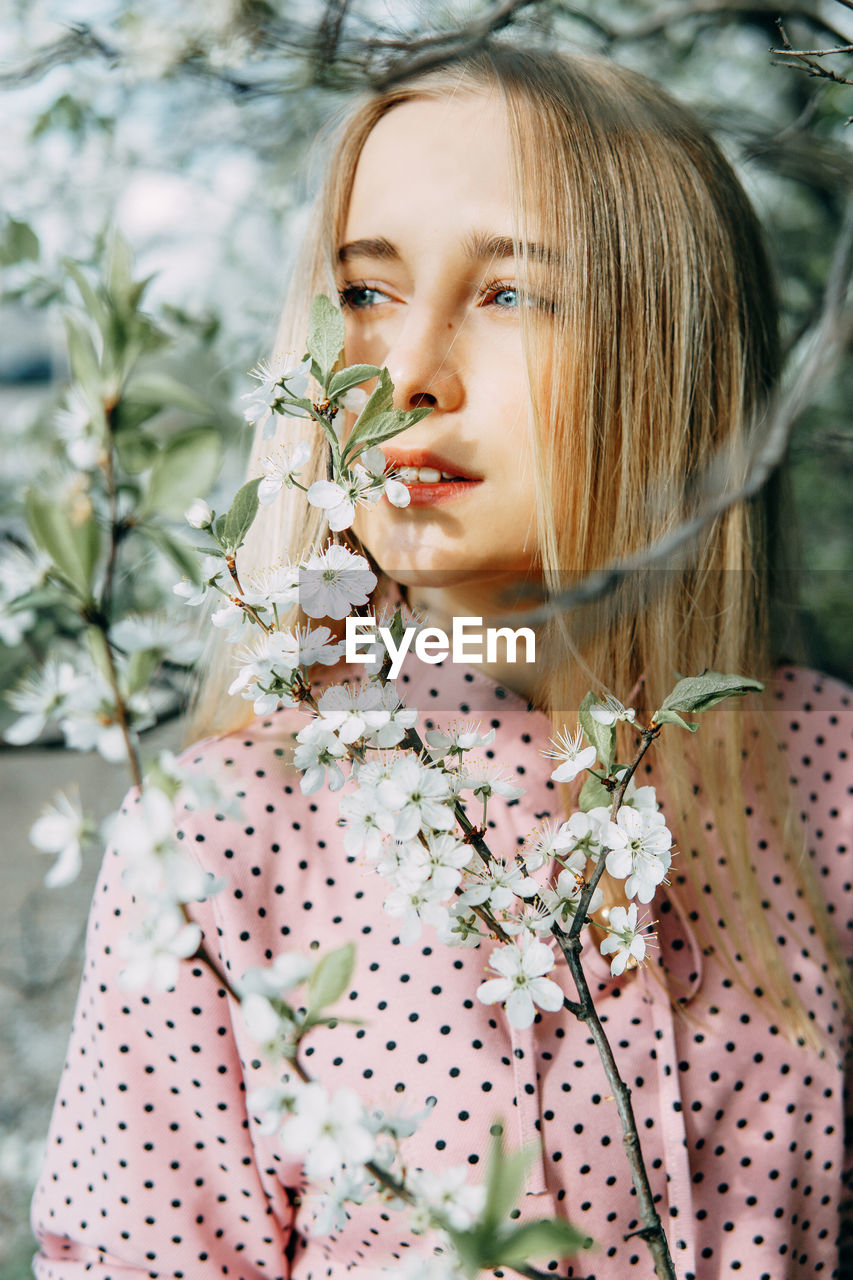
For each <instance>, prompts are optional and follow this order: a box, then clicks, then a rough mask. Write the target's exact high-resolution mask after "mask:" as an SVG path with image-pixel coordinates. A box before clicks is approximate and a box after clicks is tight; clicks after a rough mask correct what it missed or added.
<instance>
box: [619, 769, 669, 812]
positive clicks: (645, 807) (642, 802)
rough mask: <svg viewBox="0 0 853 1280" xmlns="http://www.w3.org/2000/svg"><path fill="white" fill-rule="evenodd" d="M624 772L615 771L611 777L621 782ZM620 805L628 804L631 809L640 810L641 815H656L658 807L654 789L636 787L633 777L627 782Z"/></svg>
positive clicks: (624, 770) (620, 770)
mask: <svg viewBox="0 0 853 1280" xmlns="http://www.w3.org/2000/svg"><path fill="white" fill-rule="evenodd" d="M626 771H627V770H626V769H617V770H616V771H615V772H614V775H613V776H614V777H615V778H616V781H617V782H621V780H622V778H623V777H624V776H625V773H626ZM622 803H623V804H629V805H630V806H631V807H632V808H633V809H640V810H642V812H643V813H657V811H658V809H659V807H660V806H659V805H658V798H657V792H656V791H655V789H654V787H653V786H650V785H646V786H644V787H638V786H637V783H636V781H635V780H634V778H633V777H632V778H630V779H629V780H628V785H627V787H626V788H625V794H624V796H623V797H622Z"/></svg>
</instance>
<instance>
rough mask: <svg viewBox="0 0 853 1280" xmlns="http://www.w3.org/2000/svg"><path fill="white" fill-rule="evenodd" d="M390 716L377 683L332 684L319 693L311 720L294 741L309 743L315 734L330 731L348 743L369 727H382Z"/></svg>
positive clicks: (355, 739) (356, 739)
mask: <svg viewBox="0 0 853 1280" xmlns="http://www.w3.org/2000/svg"><path fill="white" fill-rule="evenodd" d="M390 719H391V713H390V711H389V710H388V709H387V708H386V707H385V706H383V703H382V693H381V690H380V688H379V686H378V685H375V684H366V685H358V686H355V687H353V686H352V685H350V684H336V685H332V686H331V688H329V689H326V690H325V691H324V692H323V693H322V695H321V696H320V700H319V702H318V703H317V712H316V715H315V718H314V720H312V722H311V723H310V724H308V725H306V726H305V728H304V729H300V731H299V733H298V734H297V740H298V741H299V742H311V741H312V740H313V739H314V738H315V737H317V736H318V735H322V734H325V733H334V734H336V735H337V737H338V738H339V739H340V740H341V742H344V743H346V744H347V745H349V744H350V743H352V742H357V741H358V739H359V738H361V737H363V736H364V734H365V733H366V732H367V731H368V730H369V729H380V728H382V726H383V725H386V724H388V722H389V720H390Z"/></svg>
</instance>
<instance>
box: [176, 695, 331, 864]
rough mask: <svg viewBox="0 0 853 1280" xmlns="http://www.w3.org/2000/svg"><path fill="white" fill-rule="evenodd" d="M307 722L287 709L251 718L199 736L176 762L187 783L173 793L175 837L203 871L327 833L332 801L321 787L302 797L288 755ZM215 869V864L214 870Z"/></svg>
mask: <svg viewBox="0 0 853 1280" xmlns="http://www.w3.org/2000/svg"><path fill="white" fill-rule="evenodd" d="M306 723H307V721H306V718H305V716H303V715H301V714H300V713H299V712H298V710H296V709H294V708H292V707H283V708H281V709H280V710H279V711H276V712H273V713H272V714H271V715H267V716H263V717H259V718H256V719H255V720H252V721H250V722H249V723H248V724H247V725H245V726H243V727H241V728H239V729H236V730H232V731H230V732H228V733H225V734H222V735H219V736H216V737H211V738H206V739H203V740H201V741H199V742H196V743H194V744H193V745H192V746H191V747H189V748H187V749H186V750H185V751H184V752H183V754H182V755H181V756H180V757H179V758H178V760H177V768H178V771H179V773H180V775H181V777H182V778H183V779H185V781H186V786H185V788H183V789H182V790H181V791H179V793H178V797H177V800H176V804H175V821H176V825H177V834H178V838H179V839H180V840H182V841H185V842H187V843H189V844H191V845H192V846H194V853H195V855H196V857H197V858H198V859H199V860H200V861H202V862H203V863H204V864H205V866H206V868H207V869H208V870H211V871H213V872H215V873H217V872H222V871H225V870H226V869H227V868H226V867H224V866H222V865H221V864H222V863H223V862H225V863H229V862H232V860H233V859H234V858H235V853H234V851H235V850H239V851H240V856H241V859H242V858H244V857H245V856H246V854H247V852H248V851H250V850H253V849H256V850H257V851H258V854H259V856H258V861H259V862H262V861H264V859H263V858H262V856H261V854H262V851H265V852H266V853H267V855H268V854H269V852H270V851H272V852H274V853H278V852H279V849H281V848H290V847H292V846H293V845H294V843H295V842H296V841H297V839H298V840H299V841H300V842H304V840H305V839H306V838H308V835H309V833H316V831H317V830H320V831H321V832H323V833H328V831H329V829H330V828H333V827H334V825H335V823H336V821H337V804H336V799H335V796H334V795H331V794H330V792H329V791H328V789H327V788H321V789H320V790H318V791H317V792H316V793H315V794H312V795H305V794H304V793H303V791H302V788H301V786H300V783H301V781H302V778H303V775H302V773H301V772H300V771H299V770H298V769H297V768H296V766H295V764H294V761H293V757H294V752H295V750H296V747H297V746H298V743H297V740H296V735H297V734H298V732H299V730H300V729H301V728H302V727H303V726H304V725H305V724H306ZM217 864H220V865H217Z"/></svg>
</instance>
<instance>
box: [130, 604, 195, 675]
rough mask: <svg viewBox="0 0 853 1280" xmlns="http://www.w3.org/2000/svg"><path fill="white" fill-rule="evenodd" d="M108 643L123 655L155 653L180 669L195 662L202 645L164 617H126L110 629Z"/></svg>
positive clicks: (161, 614) (182, 627)
mask: <svg viewBox="0 0 853 1280" xmlns="http://www.w3.org/2000/svg"><path fill="white" fill-rule="evenodd" d="M110 642H111V643H112V644H113V645H114V646H115V648H117V649H118V650H120V652H122V653H146V652H150V653H155V654H157V656H158V658H160V660H161V661H162V659H163V658H168V659H169V661H170V662H172V663H177V664H178V665H180V666H189V664H190V663H192V662H195V660H196V658H197V657H198V656H199V654H200V652H201V643H200V641H199V640H198V639H197V637H196V636H195V635H193V634H191V632H190V631H189V629H188V628H187V627H185V626H183V625H182V624H180V623H176V622H175V620H174V619H173V618H170V617H168V616H167V615H166V614H164V613H128V614H125V616H124V617H123V618H121V619H120V620H119V621H118V622H117V623H116V624H115V625H114V626H113V627H111V628H110Z"/></svg>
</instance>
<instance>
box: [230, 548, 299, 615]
mask: <svg viewBox="0 0 853 1280" xmlns="http://www.w3.org/2000/svg"><path fill="white" fill-rule="evenodd" d="M243 599H244V600H245V601H246V603H247V604H251V605H255V607H261V608H263V609H269V610H273V609H280V608H282V607H284V606H286V605H291V604H297V603H298V602H299V566H298V565H295V564H291V563H290V561H288V560H280V561H279V562H278V563H277V564H274V565H269V566H267V567H265V568H262V569H250V570H249V571H248V573H246V574H245V576H244V577H243Z"/></svg>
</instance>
